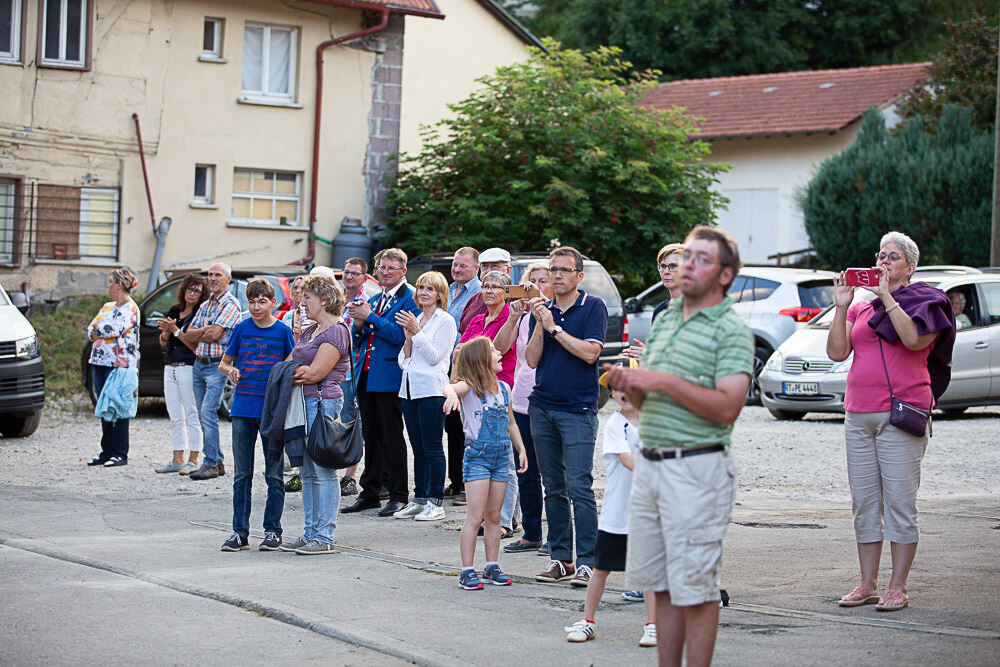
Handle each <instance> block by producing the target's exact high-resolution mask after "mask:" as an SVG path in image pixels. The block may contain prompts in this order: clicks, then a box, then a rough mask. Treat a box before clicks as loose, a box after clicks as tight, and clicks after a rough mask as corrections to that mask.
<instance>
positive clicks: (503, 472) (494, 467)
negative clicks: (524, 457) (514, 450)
mask: <svg viewBox="0 0 1000 667" xmlns="http://www.w3.org/2000/svg"><path fill="white" fill-rule="evenodd" d="M510 448H511V444H510V440H504V441H502V442H484V441H482V440H471V439H468V438H466V440H465V455H464V456H463V459H462V480H463V481H465V482H466V483H468V482H476V481H478V480H481V479H488V480H490V481H493V482H506V481H507V469H508V465H509V458H510Z"/></svg>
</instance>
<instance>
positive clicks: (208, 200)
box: [191, 164, 215, 207]
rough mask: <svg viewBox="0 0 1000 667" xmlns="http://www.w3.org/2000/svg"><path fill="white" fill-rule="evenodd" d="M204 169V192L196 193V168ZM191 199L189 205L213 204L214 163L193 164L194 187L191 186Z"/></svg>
mask: <svg viewBox="0 0 1000 667" xmlns="http://www.w3.org/2000/svg"><path fill="white" fill-rule="evenodd" d="M199 169H204V170H205V192H204V194H199V193H198V170H199ZM192 192H193V195H192V199H191V205H192V206H194V207H199V206H213V207H214V204H215V165H214V164H196V165H195V166H194V187H193V188H192Z"/></svg>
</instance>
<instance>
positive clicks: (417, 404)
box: [403, 396, 445, 504]
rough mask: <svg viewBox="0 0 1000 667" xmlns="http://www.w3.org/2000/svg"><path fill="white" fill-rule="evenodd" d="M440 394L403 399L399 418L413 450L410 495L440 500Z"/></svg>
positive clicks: (441, 413) (442, 461)
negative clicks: (401, 413) (401, 415)
mask: <svg viewBox="0 0 1000 667" xmlns="http://www.w3.org/2000/svg"><path fill="white" fill-rule="evenodd" d="M442 408H444V396H428V397H427V398H417V399H413V400H408V399H405V398H404V399H403V419H404V420H405V421H406V432H407V434H408V435H409V436H410V448H411V449H412V450H413V499H414V500H417V499H420V500H427V499H428V498H433V499H434V500H437V501H438V504H441V501H442V500H444V467H445V466H444V447H443V446H442V444H441V435H442V434H443V432H444V411H443V410H442Z"/></svg>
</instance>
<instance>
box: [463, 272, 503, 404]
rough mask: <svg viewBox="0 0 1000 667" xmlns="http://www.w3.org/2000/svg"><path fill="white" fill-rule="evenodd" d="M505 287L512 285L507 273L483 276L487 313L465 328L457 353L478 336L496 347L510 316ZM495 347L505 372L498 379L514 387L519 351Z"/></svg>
mask: <svg viewBox="0 0 1000 667" xmlns="http://www.w3.org/2000/svg"><path fill="white" fill-rule="evenodd" d="M505 285H510V276H508V275H507V274H506V273H501V272H500V271H490V272H489V273H487V274H486V275H485V276H483V305H485V306H486V312H485V313H483V314H482V315H477V316H476V317H474V318H473V320H472V321H471V322H470V323H469V326H467V327H466V328H465V331H464V332H463V333H462V337H461V338H460V339H459V341H458V345H457V346H456V347H455V350H456V351H457V350H458V349H459V348H461V347H462V343H464V342H465V341H467V340H472V339H473V338H475V337H476V336H486V337H487V338H489V339H490V340H492V341H494V345H495V342H496V337H497V334H498V333H499V332H500V329H501V328H502V327H503V325H504V322H506V321H507V315H509V314H510V306H509V305H508V304H507V302H506V301H505V300H504V291H503V288H504V286H505ZM495 346H496V348H497V349H498V350H500V353H501V354H503V358H502V359H501V360H500V363H501V364H502V365H503V370H502V371H501V372H500V373H498V374H497V377H499V378H500V379H501V380H502V381H504V382H506V383H507V386H508V387H509V386H512V385H513V384H514V366H515V364H516V363H517V351H516V350H515V349H514V346H513V345H508V346H507V347H506V349H504V348H502V347H500V346H499V345H495Z"/></svg>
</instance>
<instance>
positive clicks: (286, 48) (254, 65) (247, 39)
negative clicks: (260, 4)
mask: <svg viewBox="0 0 1000 667" xmlns="http://www.w3.org/2000/svg"><path fill="white" fill-rule="evenodd" d="M296 41H297V40H296V30H295V29H294V28H283V27H279V26H272V25H258V24H252V23H248V24H247V25H246V27H245V28H244V30H243V97H244V98H245V99H247V100H249V101H263V102H294V101H295V60H296Z"/></svg>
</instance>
